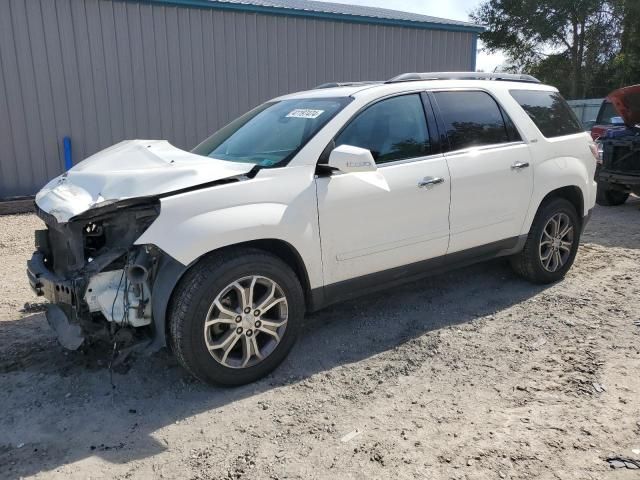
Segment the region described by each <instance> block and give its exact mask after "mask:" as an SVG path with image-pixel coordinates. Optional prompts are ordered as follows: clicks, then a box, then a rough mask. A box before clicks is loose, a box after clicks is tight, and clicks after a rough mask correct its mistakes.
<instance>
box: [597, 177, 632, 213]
mask: <svg viewBox="0 0 640 480" xmlns="http://www.w3.org/2000/svg"><path fill="white" fill-rule="evenodd" d="M627 198H629V193H628V192H623V191H621V190H615V189H612V188H611V187H610V186H609V184H608V183H604V182H598V190H597V192H596V203H597V204H598V205H602V206H603V207H615V206H617V205H622V204H623V203H624V202H626V201H627Z"/></svg>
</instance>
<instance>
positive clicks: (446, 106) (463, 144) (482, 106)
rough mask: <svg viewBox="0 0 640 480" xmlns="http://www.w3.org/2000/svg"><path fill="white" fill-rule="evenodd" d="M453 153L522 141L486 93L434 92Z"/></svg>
mask: <svg viewBox="0 0 640 480" xmlns="http://www.w3.org/2000/svg"><path fill="white" fill-rule="evenodd" d="M434 96H435V98H436V102H437V104H438V108H439V109H440V113H441V115H442V120H443V122H444V126H445V130H446V133H447V137H448V138H449V144H450V146H451V150H462V149H466V148H474V147H480V146H483V145H497V144H501V143H509V142H514V141H519V140H520V135H519V134H518V130H517V129H516V128H515V126H514V125H513V122H512V121H511V119H510V118H509V117H508V115H507V114H506V112H505V111H504V110H502V108H501V107H500V106H499V105H498V104H497V103H496V101H495V100H494V99H493V98H492V97H491V96H490V95H489V94H488V93H486V92H482V91H437V92H434Z"/></svg>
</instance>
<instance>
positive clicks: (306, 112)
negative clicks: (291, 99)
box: [287, 108, 324, 118]
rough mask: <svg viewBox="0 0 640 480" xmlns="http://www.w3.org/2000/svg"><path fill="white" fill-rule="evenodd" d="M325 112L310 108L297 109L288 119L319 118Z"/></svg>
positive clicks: (292, 111) (290, 113)
mask: <svg viewBox="0 0 640 480" xmlns="http://www.w3.org/2000/svg"><path fill="white" fill-rule="evenodd" d="M323 113H324V110H312V109H310V108H296V109H295V110H291V112H289V114H288V115H287V117H288V118H318V117H319V116H320V115H322V114H323Z"/></svg>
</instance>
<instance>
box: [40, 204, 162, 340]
mask: <svg viewBox="0 0 640 480" xmlns="http://www.w3.org/2000/svg"><path fill="white" fill-rule="evenodd" d="M37 213H38V216H39V217H40V218H41V219H42V220H43V221H44V222H45V224H46V225H47V228H46V229H44V230H37V231H36V232H35V239H36V251H35V252H34V254H33V256H32V258H31V260H29V262H28V264H27V272H28V276H29V282H30V283H31V286H32V288H33V289H34V291H35V292H36V293H37V294H38V295H43V296H44V297H45V298H47V299H48V300H49V302H50V303H49V304H48V306H47V314H46V316H47V320H48V322H49V324H50V325H51V327H53V329H54V330H55V331H56V333H57V335H58V339H59V340H60V343H61V344H62V345H63V346H64V347H66V348H69V349H72V350H75V349H77V348H78V347H80V345H82V344H83V343H84V342H85V340H87V339H91V338H92V337H103V336H105V334H107V335H108V334H110V333H111V334H112V333H113V332H114V331H115V329H116V328H117V327H121V326H131V327H145V326H150V325H151V323H152V308H153V305H152V302H151V291H152V287H153V282H154V280H155V279H156V277H157V270H158V266H159V264H160V260H161V258H162V256H163V254H162V252H161V251H160V250H159V249H158V248H156V247H155V246H153V245H134V242H135V240H136V239H137V238H139V237H140V235H142V233H144V231H145V230H146V229H147V228H148V227H149V225H151V223H152V222H153V221H154V220H155V218H156V217H157V216H158V215H159V213H160V201H159V200H158V199H157V198H142V199H134V200H124V201H120V202H115V203H110V204H108V205H106V206H102V207H97V208H94V209H91V210H89V211H87V212H85V213H82V214H79V215H76V216H74V217H72V218H70V219H69V221H67V222H58V221H57V219H56V218H55V217H54V216H53V215H50V214H48V213H46V212H44V211H43V210H41V209H40V208H38V209H37ZM104 320H106V322H105V321H104ZM149 333H150V334H151V335H150V338H153V337H154V335H153V332H152V330H150V331H149Z"/></svg>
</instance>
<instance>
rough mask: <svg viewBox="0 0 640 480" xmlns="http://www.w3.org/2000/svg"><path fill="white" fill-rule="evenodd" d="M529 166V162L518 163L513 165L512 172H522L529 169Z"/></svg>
mask: <svg viewBox="0 0 640 480" xmlns="http://www.w3.org/2000/svg"><path fill="white" fill-rule="evenodd" d="M528 166H529V162H516V163H514V164H513V165H511V170H522V169H523V168H527V167H528Z"/></svg>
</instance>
